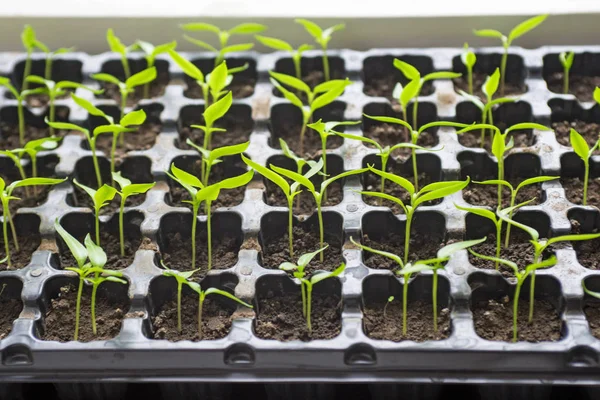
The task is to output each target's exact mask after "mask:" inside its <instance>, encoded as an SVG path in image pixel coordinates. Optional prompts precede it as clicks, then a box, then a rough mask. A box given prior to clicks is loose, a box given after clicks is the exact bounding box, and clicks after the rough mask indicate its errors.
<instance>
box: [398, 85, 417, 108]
mask: <svg viewBox="0 0 600 400" xmlns="http://www.w3.org/2000/svg"><path fill="white" fill-rule="evenodd" d="M420 89H421V82H420V81H419V80H417V79H415V80H412V81H410V82H408V83H407V84H406V86H404V88H403V89H402V93H400V98H399V102H400V105H401V106H402V108H403V109H405V110H406V107H407V106H408V103H410V101H411V100H412V99H414V98H415V97H416V96H417V95H418V94H419V90H420Z"/></svg>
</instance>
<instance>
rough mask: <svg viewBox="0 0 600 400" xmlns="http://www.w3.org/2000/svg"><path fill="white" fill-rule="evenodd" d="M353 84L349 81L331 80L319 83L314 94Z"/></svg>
mask: <svg viewBox="0 0 600 400" xmlns="http://www.w3.org/2000/svg"><path fill="white" fill-rule="evenodd" d="M351 83H352V82H350V81H349V80H348V79H330V80H328V81H327V82H323V83H319V84H318V85H317V86H315V88H314V89H313V93H315V94H317V93H325V92H328V91H330V90H332V89H336V88H338V87H339V86H344V87H346V86H349V85H350V84H351Z"/></svg>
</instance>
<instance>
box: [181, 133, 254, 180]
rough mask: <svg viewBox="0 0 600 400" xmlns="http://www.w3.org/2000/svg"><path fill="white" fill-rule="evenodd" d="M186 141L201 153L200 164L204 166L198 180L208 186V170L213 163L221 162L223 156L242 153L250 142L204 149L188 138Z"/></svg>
mask: <svg viewBox="0 0 600 400" xmlns="http://www.w3.org/2000/svg"><path fill="white" fill-rule="evenodd" d="M186 143H187V144H188V145H189V146H191V147H193V148H194V149H196V150H198V152H199V153H200V154H201V155H202V165H203V166H204V168H203V170H204V172H203V174H202V176H201V177H200V181H201V182H202V184H203V185H204V186H208V181H209V178H210V170H211V168H212V166H213V165H215V164H218V163H220V162H222V161H223V160H222V159H223V157H229V156H234V155H236V154H242V153H243V152H245V151H246V150H247V149H248V146H249V145H250V142H245V143H240V144H235V145H232V146H223V147H219V148H218V149H214V150H206V149H204V148H202V147H200V146H198V145H197V144H195V143H194V142H192V141H191V140H190V139H188V140H186Z"/></svg>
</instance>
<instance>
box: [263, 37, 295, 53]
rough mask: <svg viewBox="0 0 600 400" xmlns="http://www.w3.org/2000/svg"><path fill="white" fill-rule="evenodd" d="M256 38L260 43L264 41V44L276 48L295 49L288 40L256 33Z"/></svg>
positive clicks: (282, 49) (283, 49)
mask: <svg viewBox="0 0 600 400" xmlns="http://www.w3.org/2000/svg"><path fill="white" fill-rule="evenodd" d="M254 38H255V39H256V40H258V41H259V42H260V43H262V44H263V45H264V46H267V47H270V48H272V49H275V50H281V51H294V48H293V47H292V46H291V45H290V44H289V43H288V42H286V41H284V40H281V39H277V38H274V37H268V36H261V35H256V36H254Z"/></svg>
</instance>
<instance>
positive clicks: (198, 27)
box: [180, 22, 221, 35]
mask: <svg viewBox="0 0 600 400" xmlns="http://www.w3.org/2000/svg"><path fill="white" fill-rule="evenodd" d="M180 26H181V29H183V30H184V31H188V32H196V31H209V32H213V33H216V34H217V35H218V34H219V33H221V30H220V29H219V27H218V26H215V25H212V24H207V23H205V22H191V23H188V24H182V25H180Z"/></svg>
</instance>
